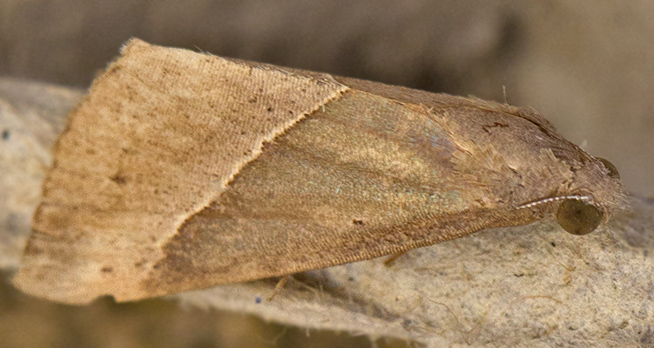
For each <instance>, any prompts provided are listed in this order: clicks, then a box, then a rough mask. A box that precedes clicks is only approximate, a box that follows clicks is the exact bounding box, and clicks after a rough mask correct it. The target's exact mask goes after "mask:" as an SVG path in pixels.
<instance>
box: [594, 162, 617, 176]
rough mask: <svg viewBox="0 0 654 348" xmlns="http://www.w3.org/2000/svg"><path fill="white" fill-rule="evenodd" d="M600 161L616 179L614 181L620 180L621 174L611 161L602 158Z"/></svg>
mask: <svg viewBox="0 0 654 348" xmlns="http://www.w3.org/2000/svg"><path fill="white" fill-rule="evenodd" d="M597 159H598V160H600V162H602V164H603V165H604V168H606V170H608V171H609V176H610V177H612V178H614V179H620V173H618V168H616V167H615V166H614V165H613V163H611V162H609V160H607V159H604V158H602V157H598V158H597Z"/></svg>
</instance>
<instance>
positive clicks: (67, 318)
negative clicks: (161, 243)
mask: <svg viewBox="0 0 654 348" xmlns="http://www.w3.org/2000/svg"><path fill="white" fill-rule="evenodd" d="M653 16H654V2H652V1H648V0H632V1H629V2H626V3H625V2H608V1H607V2H584V1H569V0H553V1H547V2H543V1H517V0H514V1H508V0H507V1H502V0H495V1H481V0H479V1H476V0H459V1H440V0H405V1H391V0H377V1H351V0H349V1H346V0H330V1H303V0H283V1H264V0H242V1H225V0H223V1H208V0H195V1H186V2H181V1H171V0H161V1H147V0H131V1H127V0H116V1H82V0H55V1H45V0H0V78H2V77H16V78H22V79H30V80H34V81H41V82H49V83H56V84H61V85H65V86H71V87H77V88H86V87H88V85H89V84H90V83H91V81H92V80H93V78H94V76H95V75H96V74H97V72H98V71H99V70H101V69H102V68H103V67H105V66H106V65H107V63H108V62H110V61H111V60H112V59H114V57H116V56H117V54H118V52H119V49H120V47H121V45H122V44H123V43H124V42H125V41H126V40H127V39H129V38H131V37H138V38H140V39H143V40H146V41H148V42H150V43H154V44H159V45H165V46H175V47H185V48H189V49H192V50H195V51H205V52H209V53H212V54H215V55H221V56H228V57H236V58H241V59H247V60H254V61H260V62H267V63H272V64H278V65H282V66H289V67H295V68H301V69H309V70H316V71H322V72H328V73H332V74H336V75H344V76H351V77H357V78H363V79H369V80H375V81H380V82H385V83H390V84H397V85H403V86H408V87H413V88H419V89H424V90H429V91H433V92H445V93H450V94H457V95H474V96H477V97H480V98H483V99H492V100H496V101H500V102H503V101H505V100H506V101H508V103H510V104H513V105H519V106H530V107H533V108H535V109H536V110H538V111H540V112H541V113H542V114H543V115H544V116H545V117H547V118H548V119H549V120H551V121H552V122H553V123H554V125H555V126H556V127H557V129H558V130H559V131H560V133H562V134H563V135H564V136H565V137H566V138H568V139H569V140H571V141H573V142H575V143H577V144H580V145H582V147H584V148H585V149H586V150H588V151H589V152H590V153H591V154H593V155H596V156H601V157H604V158H607V159H610V160H611V161H612V162H613V163H614V164H615V165H616V167H617V168H618V169H619V170H620V174H621V176H622V178H623V181H624V183H625V185H626V186H627V189H628V190H630V191H631V192H632V193H634V194H636V195H639V196H644V197H652V196H654V175H652V171H653V170H654V152H653V151H652V148H653V147H654V97H653V96H654V21H652V20H651V18H652V17H653ZM7 278H8V274H7V275H4V276H3V279H7ZM5 283H6V282H5ZM307 333H308V334H309V335H307ZM0 339H1V340H2V341H3V342H4V344H3V345H4V346H9V347H21V346H25V347H27V346H34V347H39V346H51V347H59V346H61V347H64V346H65V347H72V346H87V347H88V346H93V347H143V346H157V347H159V346H192V347H241V346H242V347H245V346H247V347H332V346H335V345H340V346H346V347H369V346H372V345H373V344H377V346H379V347H387V346H388V347H405V346H407V343H405V342H400V341H393V340H389V341H387V340H383V339H382V340H377V341H375V342H374V343H373V342H372V341H371V340H370V339H369V338H366V337H356V336H353V335H351V334H336V333H326V332H317V331H314V330H304V329H297V328H286V327H283V326H280V325H277V324H270V323H265V322H263V321H261V320H259V319H257V318H254V317H249V316H245V315H242V314H235V313H219V312H216V311H202V310H199V309H197V308H192V309H180V308H179V307H178V306H177V305H176V304H174V303H171V302H165V301H146V302H143V303H138V304H128V305H115V304H113V303H112V302H111V301H100V302H98V303H95V304H93V305H92V306H90V307H82V308H75V307H66V306H60V305H54V304H51V303H47V302H44V301H38V300H35V299H32V298H29V297H27V296H24V295H22V294H20V293H18V292H16V291H14V290H13V289H12V288H10V287H9V286H8V285H6V284H5V285H3V288H2V290H0Z"/></svg>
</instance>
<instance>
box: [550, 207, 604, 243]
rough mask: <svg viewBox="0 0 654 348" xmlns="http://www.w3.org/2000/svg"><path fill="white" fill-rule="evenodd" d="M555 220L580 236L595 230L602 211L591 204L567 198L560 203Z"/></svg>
mask: <svg viewBox="0 0 654 348" xmlns="http://www.w3.org/2000/svg"><path fill="white" fill-rule="evenodd" d="M556 220H557V221H558V222H559V225H561V227H563V229H564V230H566V231H568V232H569V233H572V234H576V235H579V236H581V235H584V234H588V233H591V232H593V230H595V228H596V227H597V226H598V225H599V224H600V221H602V213H601V212H600V211H599V209H597V208H595V207H594V206H593V205H590V204H586V203H584V202H582V201H579V200H576V199H568V200H566V201H564V202H563V203H561V206H560V207H559V211H558V212H557V213H556Z"/></svg>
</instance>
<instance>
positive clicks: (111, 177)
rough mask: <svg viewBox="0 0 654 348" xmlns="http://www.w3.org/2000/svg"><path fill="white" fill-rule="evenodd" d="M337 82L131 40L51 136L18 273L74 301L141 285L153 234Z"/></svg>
mask: <svg viewBox="0 0 654 348" xmlns="http://www.w3.org/2000/svg"><path fill="white" fill-rule="evenodd" d="M345 90H347V88H346V87H345V86H343V85H341V84H339V83H336V82H335V81H334V80H333V79H332V78H331V77H330V76H328V75H321V74H310V75H309V74H307V75H302V74H301V73H300V72H297V71H285V70H283V69H279V68H273V67H269V66H265V65H256V66H254V65H253V66H251V65H247V64H244V63H242V62H236V61H231V60H226V59H222V58H219V57H214V56H209V55H203V54H197V53H194V52H190V51H186V50H180V49H167V48H162V47H156V46H150V45H148V44H146V43H144V42H142V41H138V40H132V41H131V42H130V43H129V44H128V45H126V47H125V48H124V50H123V56H122V57H121V58H120V59H118V60H117V61H116V62H114V63H113V64H111V65H110V66H109V67H108V68H107V70H106V72H105V73H104V74H103V75H101V76H100V77H99V78H98V79H97V80H96V81H95V82H94V84H93V86H92V87H91V90H90V92H89V95H88V96H86V97H85V98H84V100H83V101H82V102H81V103H80V104H79V105H78V106H77V108H76V109H75V110H74V111H73V112H72V113H71V115H70V118H69V121H68V126H67V129H66V130H65V131H64V132H63V133H62V135H61V136H60V137H59V139H58V140H57V143H56V145H55V149H54V165H53V167H52V168H51V170H50V171H49V173H48V175H47V179H46V181H45V183H44V186H43V200H42V203H41V205H40V206H39V207H38V209H37V212H36V215H35V218H34V223H33V233H32V235H31V237H30V239H29V243H28V246H27V248H26V253H25V255H24V258H23V264H22V267H21V269H20V271H19V273H18V274H17V276H16V277H15V279H14V282H15V284H16V285H17V286H18V287H20V288H21V289H23V290H25V291H27V292H29V293H33V294H36V295H39V296H43V297H47V298H52V299H56V300H59V301H64V302H71V303H82V302H88V301H90V300H92V299H93V298H95V297H97V296H99V295H104V294H114V295H116V296H117V297H118V298H136V297H143V296H146V294H143V293H138V291H140V290H139V288H138V287H137V286H135V284H136V283H138V282H139V280H140V279H142V278H144V277H145V276H146V275H147V273H148V272H149V270H150V267H151V266H152V263H153V262H154V261H156V260H158V259H160V258H161V257H162V256H163V255H162V252H161V249H160V244H163V243H165V242H166V241H167V240H168V239H169V238H170V237H171V236H172V235H173V234H174V233H176V231H177V227H178V226H179V225H180V224H181V223H182V222H183V221H184V220H185V219H186V218H187V217H188V216H189V215H193V214H194V213H195V212H197V211H199V210H201V209H202V208H203V207H204V206H206V205H207V204H209V202H211V201H212V200H214V199H215V198H216V197H217V196H218V195H219V194H220V192H222V190H223V189H224V187H225V185H226V184H227V183H228V182H229V181H230V180H231V178H232V177H233V175H235V174H236V173H237V172H238V171H239V170H240V168H241V167H242V166H243V165H245V164H247V163H248V162H249V161H251V160H253V159H254V158H256V157H257V156H258V155H259V154H260V152H261V147H262V144H263V142H265V141H269V140H271V139H273V138H274V137H275V136H277V135H278V134H280V133H281V132H283V131H284V130H286V129H287V128H289V127H291V126H292V125H293V124H295V122H297V121H298V120H300V119H301V118H302V117H304V116H305V115H306V114H308V113H311V112H313V111H314V110H315V109H317V108H320V107H321V105H323V104H324V103H326V102H327V101H329V100H331V99H333V98H338V97H339V96H340V94H341V93H342V92H343V91H345ZM280 96H283V98H280Z"/></svg>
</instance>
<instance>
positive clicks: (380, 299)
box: [0, 80, 654, 347]
mask: <svg viewBox="0 0 654 348" xmlns="http://www.w3.org/2000/svg"><path fill="white" fill-rule="evenodd" d="M7 83H9V84H10V85H11V90H15V89H18V88H26V86H25V85H23V84H22V83H19V82H15V81H7V80H3V82H2V84H3V85H4V84H7ZM55 90H58V89H56V88H55ZM20 95H27V94H23V93H19V94H10V93H7V92H6V91H5V92H2V94H1V95H0V98H1V99H2V100H3V105H8V106H9V107H5V108H3V109H2V114H1V115H0V117H2V118H1V119H2V120H3V121H4V120H6V119H9V118H8V116H7V115H13V116H12V119H18V120H22V119H23V117H42V118H44V119H49V120H53V123H52V124H53V125H54V127H53V128H52V129H51V130H50V131H49V133H47V134H46V133H43V132H42V133H38V132H37V133H36V134H34V135H30V134H29V133H26V135H25V137H27V138H29V137H31V138H32V139H34V140H32V142H31V143H40V142H42V143H43V144H47V143H48V142H49V141H51V139H53V134H55V133H56V130H57V129H61V127H62V123H58V122H63V120H64V117H63V115H64V114H65V112H66V111H67V108H65V107H61V108H57V107H52V108H42V109H41V110H59V112H61V114H59V118H57V117H56V116H55V115H56V114H57V112H56V111H55V112H54V113H52V112H50V113H48V112H42V113H37V112H34V113H32V114H28V115H23V114H20V113H19V112H17V111H16V110H21V108H20V105H26V104H24V103H22V104H21V102H20V101H19V100H17V96H20ZM37 95H38V94H37ZM41 96H42V97H43V99H39V100H40V102H38V103H37V102H36V101H35V102H34V103H35V105H69V106H70V105H73V104H74V103H75V102H76V101H77V99H78V98H79V93H77V92H75V91H71V92H70V93H54V94H47V93H46V94H43V95H41ZM7 110H9V111H10V113H8V112H7ZM34 110H37V108H34ZM48 115H50V116H51V117H50V116H48ZM57 119H58V120H59V121H58V122H57V121H56V120H57ZM46 122H48V121H46ZM2 125H3V126H4V125H5V123H4V122H3V123H2ZM26 132H27V131H26ZM48 134H49V135H48ZM21 139H22V138H12V137H10V138H9V139H8V140H4V141H2V142H0V144H2V148H1V150H2V151H1V152H0V154H2V156H3V157H2V158H3V159H4V158H9V154H13V153H15V152H14V151H15V149H19V150H18V153H19V154H20V156H22V159H21V160H20V161H18V163H27V161H28V160H32V161H37V163H47V161H48V158H47V154H48V152H47V151H46V150H44V148H43V147H41V148H40V150H34V149H33V148H27V150H24V151H23V150H20V149H21V148H19V147H14V145H10V144H9V142H10V141H18V140H21ZM36 139H39V140H36ZM49 139H50V140H49ZM21 141H22V140H21ZM28 150H29V151H28ZM44 154H45V155H44ZM12 156H15V155H12ZM23 159H24V161H23ZM39 161H42V162H39ZM3 163H5V162H4V161H3ZM4 168H7V169H11V170H9V171H6V170H5V169H4ZM45 169H46V166H32V167H28V168H25V169H23V168H21V167H13V166H6V167H3V170H4V171H3V176H2V177H3V181H1V182H3V183H6V182H10V183H12V185H9V186H7V185H6V184H5V186H3V187H2V190H3V192H10V193H11V192H15V191H16V190H20V191H18V192H20V194H21V195H23V194H24V195H27V194H28V193H29V194H31V195H32V197H36V196H38V192H39V191H40V183H38V180H29V181H27V180H22V178H25V177H28V176H30V177H31V176H34V177H39V176H42V175H43V172H39V171H40V170H41V171H42V170H45ZM4 173H7V174H8V175H4ZM28 174H29V175H28ZM15 183H21V185H16V184H15ZM5 190H6V191H5ZM35 192H36V193H35ZM4 197H11V196H10V195H8V196H3V198H4ZM13 197H15V195H14V196H13ZM4 199H5V200H4V201H0V204H3V206H5V207H6V206H7V205H8V203H9V201H8V200H6V198H4ZM35 203H36V202H34V204H35ZM632 208H633V210H632V211H631V212H629V213H625V214H622V215H620V216H617V217H616V218H615V219H614V220H613V221H612V222H611V223H610V224H609V227H608V228H607V229H603V230H601V231H597V232H595V233H593V234H590V235H587V236H585V237H575V236H572V235H569V234H567V233H565V232H563V231H562V230H560V228H559V227H558V226H557V225H556V224H555V223H551V224H549V223H541V224H536V225H530V226H526V227H518V228H510V229H497V230H489V231H484V232H480V233H477V234H475V235H472V236H469V237H466V238H462V239H458V240H455V241H452V242H446V243H442V244H438V245H434V246H431V247H427V248H422V249H417V250H414V251H411V252H409V253H407V254H405V255H404V256H402V257H400V258H399V259H398V260H397V261H396V262H395V263H394V264H393V265H392V266H391V267H385V266H384V265H383V260H382V259H376V260H371V261H365V262H358V263H353V264H348V265H344V266H339V267H333V268H329V269H324V270H316V271H312V272H307V273H304V274H302V275H300V276H297V278H298V279H299V280H300V281H292V282H290V283H289V284H288V285H287V286H286V288H284V290H283V291H282V293H281V294H280V295H279V296H278V297H277V298H276V299H275V300H274V301H272V302H266V301H265V300H264V301H263V302H262V303H258V304H257V303H256V302H257V301H256V300H257V298H264V297H266V296H268V295H269V294H270V293H271V291H272V288H273V287H274V284H275V282H274V281H256V282H251V283H244V284H234V285H229V286H221V287H216V288H214V289H209V290H204V291H195V292H188V293H184V294H180V295H177V296H176V298H178V299H180V301H182V302H183V303H189V304H192V305H196V306H207V307H214V308H222V309H229V310H234V311H239V312H248V313H254V314H256V315H259V316H261V317H264V318H267V319H270V320H274V321H278V322H284V323H289V324H292V325H299V326H304V327H315V328H325V329H342V330H347V331H350V332H358V333H365V334H369V335H385V336H395V337H402V338H407V339H411V340H415V341H418V342H424V343H426V344H427V345H428V346H433V347H440V346H445V345H450V346H455V347H456V346H462V347H465V346H472V347H483V346H489V347H494V346H498V345H499V346H523V347H550V346H575V347H631V346H633V347H636V346H647V345H651V344H654V327H653V326H654V308H653V307H652V306H653V305H652V300H651V298H652V293H653V292H654V283H653V281H652V275H653V274H654V269H653V268H654V262H653V260H652V256H651V255H652V251H653V250H652V249H654V231H653V229H652V226H654V218H653V216H654V204H652V202H651V201H648V200H646V199H634V200H633V203H632ZM17 209H24V210H25V213H23V214H19V215H18V216H19V217H18V219H21V220H20V221H19V222H18V223H17V225H16V226H22V227H20V228H13V229H7V228H6V226H7V221H8V220H7V217H6V215H3V216H2V218H3V219H4V220H3V221H0V226H2V230H1V231H0V236H2V238H0V243H2V244H1V245H0V247H3V248H4V249H3V251H6V254H5V252H3V254H2V255H6V256H3V263H2V267H3V268H15V267H16V266H17V264H18V262H19V259H18V257H17V256H18V254H19V253H18V250H17V248H19V245H20V244H21V243H22V242H23V241H24V238H25V236H26V234H27V233H28V232H29V230H27V229H24V227H25V226H29V220H28V219H29V217H30V215H31V214H30V213H27V211H28V210H29V211H31V209H33V206H32V207H30V206H29V204H24V205H22V206H20V207H19V208H17ZM14 219H17V218H14ZM610 234H612V235H613V236H614V238H615V240H613V239H612V238H611V237H610Z"/></svg>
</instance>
